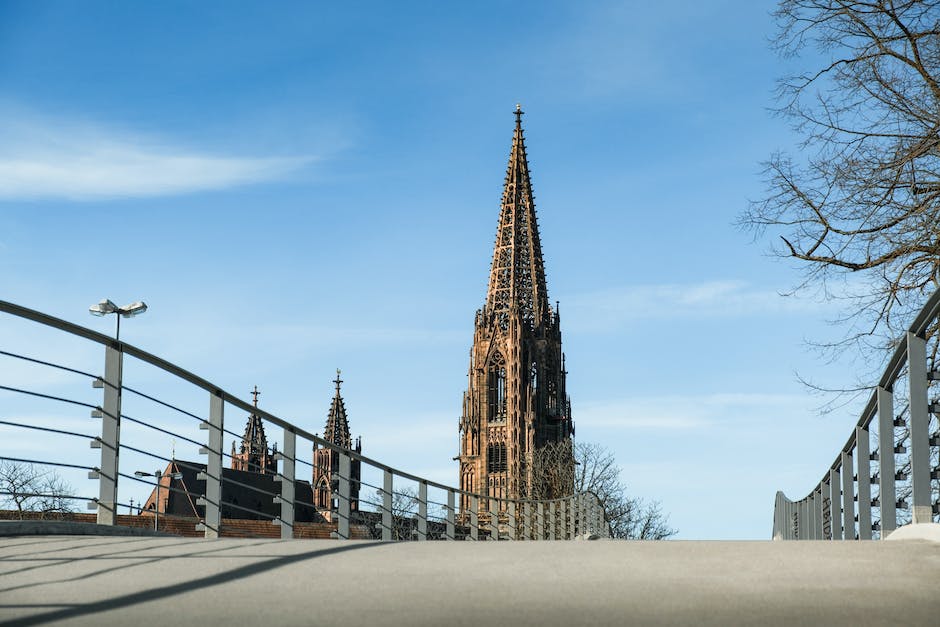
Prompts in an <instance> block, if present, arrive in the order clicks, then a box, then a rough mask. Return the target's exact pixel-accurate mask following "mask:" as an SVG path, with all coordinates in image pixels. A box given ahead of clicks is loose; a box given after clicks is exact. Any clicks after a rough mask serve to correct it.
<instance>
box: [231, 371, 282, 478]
mask: <svg viewBox="0 0 940 627" xmlns="http://www.w3.org/2000/svg"><path fill="white" fill-rule="evenodd" d="M259 394H261V392H259V391H258V386H257V385H256V386H255V390H254V391H253V392H252V393H251V395H252V396H254V403H255V407H257V406H258V395H259ZM232 468H234V469H235V470H247V471H249V472H260V473H265V474H271V475H276V474H277V443H275V444H274V448H273V449H271V450H268V438H267V437H266V436H265V435H264V424H263V423H262V421H261V416H259V415H257V414H254V413H253V414H251V415H250V416H248V424H246V425H245V435H244V436H242V445H241V448H240V449H239V451H238V453H236V452H235V442H232Z"/></svg>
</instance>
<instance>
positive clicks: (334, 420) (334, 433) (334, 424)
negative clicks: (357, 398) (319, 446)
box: [323, 368, 352, 448]
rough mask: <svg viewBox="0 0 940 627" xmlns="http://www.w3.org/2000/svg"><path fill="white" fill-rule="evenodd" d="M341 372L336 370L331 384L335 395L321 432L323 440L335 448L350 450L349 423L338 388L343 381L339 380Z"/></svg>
mask: <svg viewBox="0 0 940 627" xmlns="http://www.w3.org/2000/svg"><path fill="white" fill-rule="evenodd" d="M340 374H341V372H340V370H339V368H337V369H336V378H335V379H333V383H334V384H335V385H336V394H335V395H334V396H333V402H332V403H331V404H330V413H329V415H328V416H327V418H326V427H325V428H324V430H323V439H324V440H327V441H328V442H332V443H333V444H336V445H337V446H342V447H344V448H352V437H351V436H350V435H349V421H348V420H347V419H346V405H345V404H344V403H343V397H342V395H341V394H340V386H341V385H342V384H343V380H342V379H340V378H339V376H340Z"/></svg>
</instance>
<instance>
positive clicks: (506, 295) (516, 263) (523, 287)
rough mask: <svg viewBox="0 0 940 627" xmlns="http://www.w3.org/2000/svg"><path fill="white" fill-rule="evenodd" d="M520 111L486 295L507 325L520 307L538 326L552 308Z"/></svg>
mask: <svg viewBox="0 0 940 627" xmlns="http://www.w3.org/2000/svg"><path fill="white" fill-rule="evenodd" d="M515 115H516V127H515V130H514V132H513V135H512V149H511V150H510V152H509V166H508V167H507V169H506V181H505V184H504V186H503V197H502V202H501V208H500V212H499V224H498V226H497V229H496V244H495V246H494V248H493V265H492V268H491V270H490V281H489V288H488V290H487V295H486V311H487V313H488V314H490V315H493V316H495V317H496V320H497V322H498V323H499V326H500V327H501V328H503V329H505V328H507V327H508V321H509V316H510V314H511V312H512V311H513V310H518V312H519V314H520V316H521V318H522V320H523V321H525V322H527V323H528V324H530V325H533V326H534V325H536V324H538V323H540V322H541V321H543V320H545V319H546V318H547V317H548V315H549V314H550V311H551V310H550V307H549V304H548V290H547V287H546V284H545V264H544V262H543V260H542V244H541V242H540V240H539V229H538V221H537V218H536V215H535V199H534V196H533V194H532V183H531V181H530V180H529V162H528V159H527V157H526V150H525V137H524V136H523V132H522V115H523V111H522V108H521V107H520V106H519V105H516V111H515Z"/></svg>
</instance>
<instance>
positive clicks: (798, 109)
mask: <svg viewBox="0 0 940 627" xmlns="http://www.w3.org/2000/svg"><path fill="white" fill-rule="evenodd" d="M774 15H775V17H776V20H777V25H778V27H779V31H778V33H777V37H776V39H775V44H776V47H777V49H778V51H779V52H780V53H781V54H782V56H783V57H785V58H787V59H791V60H792V59H795V58H798V57H800V55H801V53H806V52H807V51H810V52H812V53H813V54H812V55H811V57H810V58H811V59H812V60H813V61H812V64H813V65H814V66H815V67H811V68H810V69H808V70H806V71H804V72H801V73H798V74H796V75H794V76H788V77H786V78H783V79H782V80H780V81H779V83H778V94H777V98H778V103H779V109H778V112H779V113H780V114H781V115H782V116H784V117H785V118H787V119H789V120H790V121H791V122H792V123H793V127H794V129H795V130H796V131H797V132H798V133H800V134H801V136H802V144H801V145H800V147H799V148H800V150H799V155H798V156H796V157H794V156H791V155H788V154H785V153H777V154H774V155H772V156H771V157H770V159H769V160H768V161H767V162H766V163H765V168H766V169H765V175H766V180H767V184H768V193H767V195H766V197H764V198H763V199H762V200H759V201H756V202H752V203H751V205H750V207H749V208H748V210H747V211H746V212H745V214H744V215H743V216H742V218H741V223H742V225H743V226H745V227H746V228H749V229H751V230H752V231H753V232H754V233H755V235H756V236H760V235H761V234H763V233H764V232H766V231H770V232H771V233H772V234H775V235H777V236H778V240H777V241H778V243H777V244H776V245H774V247H773V250H774V252H775V253H776V254H778V255H780V256H782V257H787V258H791V259H795V260H798V262H799V263H800V265H801V266H802V267H803V269H804V271H805V276H804V281H803V283H802V284H801V285H800V286H798V287H797V290H802V289H806V288H818V289H820V290H821V293H822V295H823V296H824V297H825V298H827V299H831V298H845V299H848V302H847V303H846V307H845V308H844V312H846V313H844V314H843V315H842V316H841V317H840V318H839V319H838V320H837V321H835V322H839V323H841V324H843V325H845V326H844V327H843V328H844V329H845V331H844V334H843V335H842V336H841V337H839V338H836V339H834V340H833V341H830V342H827V343H825V344H822V345H821V346H822V347H823V348H825V349H832V350H833V351H834V352H830V353H829V354H830V356H835V355H836V354H838V352H840V351H841V350H843V349H845V348H847V347H850V346H855V347H858V348H860V349H861V351H862V354H863V355H866V354H867V355H877V356H879V357H881V356H883V353H884V352H886V351H888V350H890V349H891V348H892V346H893V343H894V342H895V341H896V338H897V337H898V335H899V331H901V330H903V329H904V328H906V326H907V325H908V324H909V323H910V319H911V317H912V315H913V314H914V312H916V311H917V310H918V309H919V308H920V307H921V306H922V305H923V302H924V300H925V299H926V298H927V296H928V295H929V293H930V292H932V291H933V290H934V289H936V288H937V287H938V285H940V2H938V1H937V0H868V1H850V0H780V2H779V4H778V6H777V10H776V12H775V14H774ZM849 277H851V278H849ZM934 331H935V329H932V330H931V333H933V332H934ZM934 356H936V351H935V349H934ZM880 361H881V359H876V360H875V363H879V362H880ZM879 367H880V366H879ZM866 374H870V373H866Z"/></svg>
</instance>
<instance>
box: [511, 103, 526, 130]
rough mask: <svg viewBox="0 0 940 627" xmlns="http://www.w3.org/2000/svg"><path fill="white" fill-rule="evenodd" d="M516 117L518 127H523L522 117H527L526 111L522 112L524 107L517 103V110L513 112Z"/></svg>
mask: <svg viewBox="0 0 940 627" xmlns="http://www.w3.org/2000/svg"><path fill="white" fill-rule="evenodd" d="M513 113H514V114H515V115H516V126H522V116H523V115H525V111H523V110H522V105H521V104H519V103H518V102H517V103H516V110H515V111H513Z"/></svg>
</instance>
